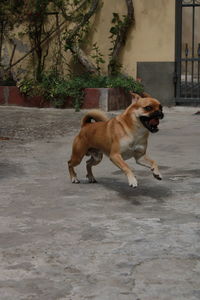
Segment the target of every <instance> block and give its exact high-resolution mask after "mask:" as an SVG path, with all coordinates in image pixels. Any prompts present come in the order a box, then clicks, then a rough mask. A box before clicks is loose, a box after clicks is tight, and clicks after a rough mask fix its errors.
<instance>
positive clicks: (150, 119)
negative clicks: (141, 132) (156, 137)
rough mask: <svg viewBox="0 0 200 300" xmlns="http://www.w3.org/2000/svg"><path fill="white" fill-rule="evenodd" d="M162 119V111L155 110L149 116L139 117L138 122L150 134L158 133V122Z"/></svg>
mask: <svg viewBox="0 0 200 300" xmlns="http://www.w3.org/2000/svg"><path fill="white" fill-rule="evenodd" d="M163 118H164V114H163V112H162V110H157V111H155V112H153V113H151V114H150V115H149V116H141V117H140V121H141V122H142V124H143V125H144V127H146V128H147V129H148V130H149V131H151V132H152V133H155V132H158V130H159V129H158V125H159V120H160V119H163Z"/></svg>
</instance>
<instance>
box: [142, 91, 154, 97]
mask: <svg viewBox="0 0 200 300" xmlns="http://www.w3.org/2000/svg"><path fill="white" fill-rule="evenodd" d="M141 96H142V98H152V97H151V95H149V94H148V93H146V92H143V93H142V94H141Z"/></svg>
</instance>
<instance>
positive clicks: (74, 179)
mask: <svg viewBox="0 0 200 300" xmlns="http://www.w3.org/2000/svg"><path fill="white" fill-rule="evenodd" d="M72 183H80V181H79V180H78V179H77V178H76V177H72Z"/></svg>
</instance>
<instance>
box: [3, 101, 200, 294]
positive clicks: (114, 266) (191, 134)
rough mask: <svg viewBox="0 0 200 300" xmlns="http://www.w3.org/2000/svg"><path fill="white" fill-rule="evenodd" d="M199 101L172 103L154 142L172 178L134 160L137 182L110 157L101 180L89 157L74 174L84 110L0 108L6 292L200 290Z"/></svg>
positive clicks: (155, 151)
mask: <svg viewBox="0 0 200 300" xmlns="http://www.w3.org/2000/svg"><path fill="white" fill-rule="evenodd" d="M197 110H198V109H197V108H196V109H195V108H194V109H192V108H189V109H187V108H185V109H182V108H180V109H179V108H173V109H165V119H164V120H163V121H162V122H161V124H160V131H159V132H158V133H157V134H154V135H151V137H150V141H149V154H150V156H151V157H152V158H154V159H156V160H157V161H158V164H159V165H160V170H161V173H162V175H163V180H162V181H161V182H160V181H157V180H156V179H155V178H153V176H152V174H151V173H150V172H149V171H148V170H147V169H144V168H142V167H140V166H137V165H136V164H135V163H134V161H131V160H130V161H129V164H130V165H131V166H132V167H133V168H134V169H135V172H136V176H137V178H138V183H139V187H138V188H137V189H132V188H130V187H129V186H128V184H127V179H126V178H125V176H124V175H123V174H122V173H121V172H120V171H119V170H117V169H116V167H115V166H114V165H113V164H112V163H111V162H110V161H109V160H108V159H107V158H104V160H103V162H102V163H101V164H100V165H98V166H97V167H96V168H94V174H95V176H96V179H97V180H98V183H97V184H87V181H86V179H85V174H86V172H85V164H84V162H83V163H82V164H81V165H80V166H79V167H78V168H77V171H78V174H79V179H81V184H79V185H74V184H71V183H70V181H69V178H68V173H67V170H66V162H67V160H68V159H69V156H70V152H71V143H72V140H73V137H74V135H75V134H76V133H77V132H78V129H79V123H80V118H81V116H82V115H83V112H80V113H74V111H73V110H56V109H34V108H17V107H0V136H4V137H9V138H10V140H4V141H0V152H1V156H0V191H1V193H0V261H1V264H0V299H1V300H11V299H12V300H89V299H91V300H156V299H158V300H197V299H200V159H199V150H200V138H199V132H200V115H194V112H195V111H197ZM111 114H112V113H111ZM113 114H115V112H114V113H113Z"/></svg>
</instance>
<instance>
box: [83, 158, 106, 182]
mask: <svg viewBox="0 0 200 300" xmlns="http://www.w3.org/2000/svg"><path fill="white" fill-rule="evenodd" d="M90 154H91V158H90V159H88V160H87V161H86V169H87V175H86V177H87V178H88V180H89V183H96V182H97V181H96V179H95V178H94V175H93V173H92V167H93V166H96V165H98V164H99V163H100V162H101V160H102V158H103V153H101V152H95V153H90Z"/></svg>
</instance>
